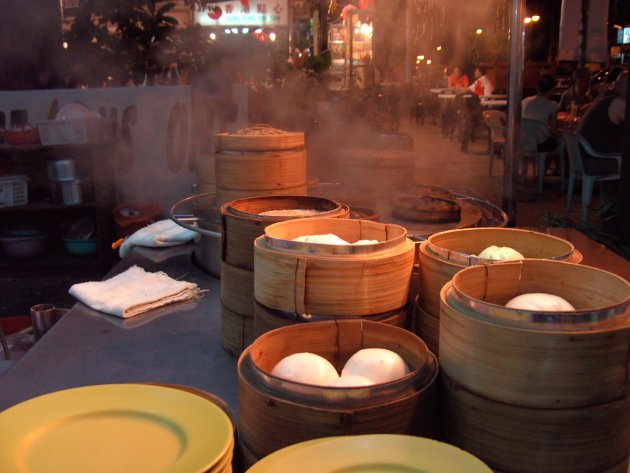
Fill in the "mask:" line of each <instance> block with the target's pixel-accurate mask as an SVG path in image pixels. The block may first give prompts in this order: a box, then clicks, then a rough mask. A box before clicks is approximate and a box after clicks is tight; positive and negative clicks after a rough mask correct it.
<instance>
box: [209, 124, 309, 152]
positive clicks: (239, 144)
mask: <svg viewBox="0 0 630 473" xmlns="http://www.w3.org/2000/svg"><path fill="white" fill-rule="evenodd" d="M303 147H304V132H303V131H296V132H293V131H286V130H280V129H278V128H272V127H270V126H269V125H265V124H259V125H254V126H251V127H248V128H243V129H241V130H237V131H235V132H232V133H217V135H216V148H217V151H282V150H288V149H298V148H303Z"/></svg>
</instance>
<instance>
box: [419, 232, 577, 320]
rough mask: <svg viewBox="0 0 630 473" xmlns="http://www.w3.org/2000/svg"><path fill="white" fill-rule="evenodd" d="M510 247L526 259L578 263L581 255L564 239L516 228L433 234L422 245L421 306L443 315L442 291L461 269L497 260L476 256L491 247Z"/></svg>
mask: <svg viewBox="0 0 630 473" xmlns="http://www.w3.org/2000/svg"><path fill="white" fill-rule="evenodd" d="M491 245H497V246H509V247H511V248H513V249H515V250H516V251H518V252H519V253H521V254H522V255H523V256H525V258H543V259H553V260H558V261H569V262H572V263H579V262H580V261H582V254H581V253H580V252H579V251H578V250H576V249H575V247H574V246H573V244H572V243H570V242H569V241H567V240H564V239H562V238H558V237H555V236H552V235H547V234H544V233H539V232H534V231H531V230H521V229H516V228H494V227H480V228H461V229H456V230H447V231H443V232H439V233H434V234H433V235H431V236H429V238H428V240H427V241H425V242H423V243H422V244H421V245H420V250H419V259H420V288H419V293H420V294H421V296H422V297H421V298H420V305H421V306H422V308H423V309H424V310H425V311H426V312H427V313H429V314H431V315H433V316H434V317H439V316H440V290H441V289H442V286H444V284H446V283H447V282H448V281H450V280H451V278H452V277H453V276H454V275H455V274H456V273H457V272H458V271H460V270H461V269H463V268H466V267H468V266H471V265H474V264H479V263H483V264H490V263H496V261H494V262H493V261H492V260H486V259H479V258H476V257H474V256H473V255H477V254H479V253H481V251H482V250H484V249H485V248H487V247H489V246H491Z"/></svg>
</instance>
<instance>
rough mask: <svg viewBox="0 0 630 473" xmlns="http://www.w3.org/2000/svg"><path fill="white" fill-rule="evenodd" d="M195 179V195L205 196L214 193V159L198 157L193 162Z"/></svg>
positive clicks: (215, 187)
mask: <svg viewBox="0 0 630 473" xmlns="http://www.w3.org/2000/svg"><path fill="white" fill-rule="evenodd" d="M195 178H196V183H197V193H198V194H207V193H210V192H213V193H214V192H216V189H217V186H216V180H215V178H214V158H212V157H206V156H198V157H197V160H196V161H195Z"/></svg>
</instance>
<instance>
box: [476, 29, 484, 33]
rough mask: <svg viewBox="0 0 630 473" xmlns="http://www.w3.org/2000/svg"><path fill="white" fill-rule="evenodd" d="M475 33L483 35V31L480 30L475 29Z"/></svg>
mask: <svg viewBox="0 0 630 473" xmlns="http://www.w3.org/2000/svg"><path fill="white" fill-rule="evenodd" d="M475 33H477V34H481V33H483V30H482V29H481V28H477V31H475Z"/></svg>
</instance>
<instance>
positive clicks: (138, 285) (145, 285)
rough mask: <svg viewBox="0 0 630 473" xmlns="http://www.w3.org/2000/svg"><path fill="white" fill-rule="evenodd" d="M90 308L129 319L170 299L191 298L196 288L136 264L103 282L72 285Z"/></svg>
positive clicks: (173, 300) (166, 302)
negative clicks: (148, 270) (150, 271)
mask: <svg viewBox="0 0 630 473" xmlns="http://www.w3.org/2000/svg"><path fill="white" fill-rule="evenodd" d="M68 292H69V293H70V294H71V295H72V296H74V297H76V298H77V299H79V300H80V301H81V302H83V303H84V304H85V305H87V306H89V307H91V308H92V309H95V310H99V311H101V312H105V313H107V314H111V315H115V316H117V317H122V318H128V317H133V316H134V315H138V314H141V313H142V312H146V311H148V310H151V309H154V308H156V307H161V306H163V305H166V304H170V303H172V302H177V301H184V300H188V299H191V298H193V297H194V296H195V295H196V294H197V293H198V292H199V287H198V286H197V285H196V284H194V283H191V282H186V281H176V280H175V279H172V278H171V277H169V276H168V275H167V274H165V273H162V272H159V273H149V272H147V271H145V270H144V269H142V268H140V267H138V266H132V267H130V268H129V269H127V270H126V271H124V272H122V273H120V274H118V275H116V276H114V277H112V278H110V279H106V280H104V281H90V282H83V283H79V284H74V285H73V286H72V287H70V290H69V291H68Z"/></svg>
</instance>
